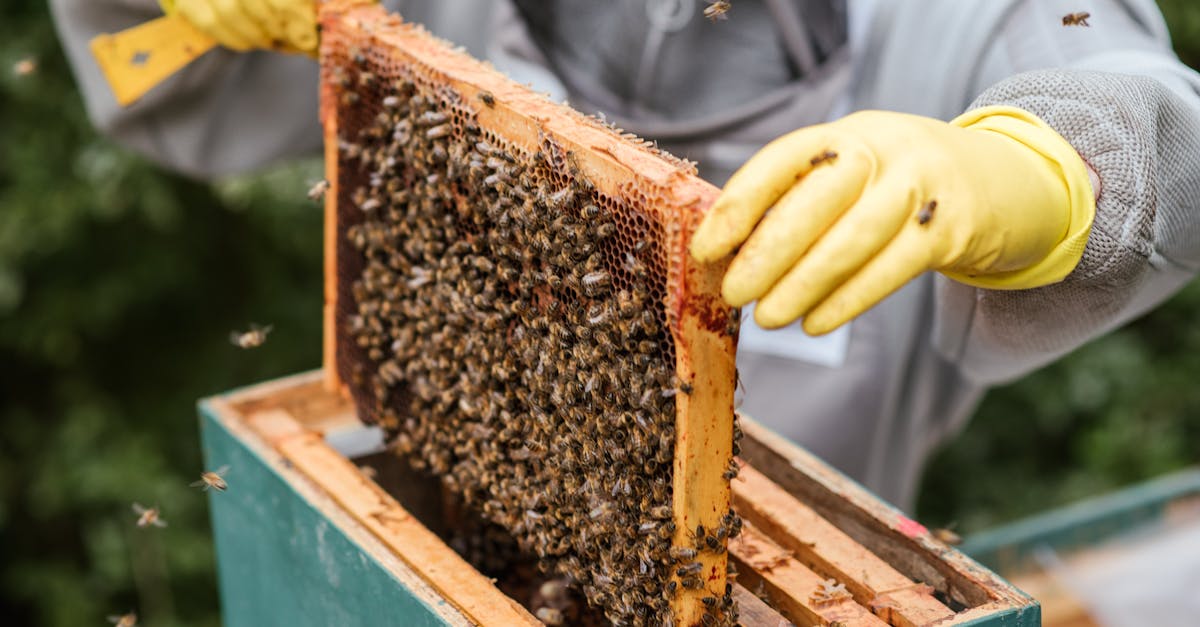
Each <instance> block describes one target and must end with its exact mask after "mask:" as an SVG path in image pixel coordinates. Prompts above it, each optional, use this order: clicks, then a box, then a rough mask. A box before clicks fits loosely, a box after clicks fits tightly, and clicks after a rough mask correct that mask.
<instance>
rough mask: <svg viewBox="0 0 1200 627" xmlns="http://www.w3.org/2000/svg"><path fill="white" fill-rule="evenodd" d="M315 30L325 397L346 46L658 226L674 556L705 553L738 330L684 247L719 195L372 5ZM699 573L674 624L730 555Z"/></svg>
mask: <svg viewBox="0 0 1200 627" xmlns="http://www.w3.org/2000/svg"><path fill="white" fill-rule="evenodd" d="M320 19H321V24H322V32H323V37H322V49H321V60H322V63H321V65H322V81H321V120H322V124H323V127H324V133H325V150H326V160H325V161H326V179H327V180H328V181H329V182H330V184H331V187H330V189H329V191H328V192H327V193H326V197H325V198H326V207H325V211H326V227H325V232H326V239H325V250H326V265H325V273H326V281H325V286H326V287H325V290H326V291H325V351H324V353H325V357H324V363H325V376H326V384H327V385H328V386H329V387H331V388H334V389H338V390H341V391H342V392H343V393H345V394H347V395H349V390H348V381H347V373H348V370H347V363H348V362H349V361H351V360H352V359H353V357H352V356H350V355H348V352H349V351H347V350H346V349H345V346H346V342H345V338H344V337H342V336H344V335H345V334H346V333H347V332H346V331H345V328H344V324H342V323H344V319H345V316H346V309H345V307H346V306H347V302H346V301H347V298H346V294H348V293H349V290H348V289H347V285H346V284H345V282H346V280H347V278H346V277H347V276H349V275H352V274H353V273H352V272H347V271H346V268H345V267H344V266H346V265H347V264H352V263H353V259H351V258H350V255H347V253H346V246H345V243H344V242H345V240H346V234H347V231H348V229H349V228H351V226H352V225H350V224H348V223H347V220H346V219H345V215H346V212H345V210H344V208H341V210H340V208H339V203H340V202H344V201H345V199H346V197H347V194H348V190H345V189H339V181H340V180H341V174H340V172H339V165H340V162H341V159H342V158H343V155H342V150H341V149H340V148H339V146H340V145H341V144H342V142H343V141H344V140H343V138H342V136H341V135H339V130H340V129H339V128H338V126H339V124H338V119H339V111H340V110H342V109H344V108H346V107H354V106H357V105H358V103H359V99H358V98H357V96H352V97H347V96H346V94H347V93H354V92H353V89H346V88H345V86H339V85H340V83H339V80H340V79H339V77H337V76H334V73H335V71H336V68H337V67H338V64H337V63H336V62H334V60H333V59H334V57H336V56H337V55H339V54H340V55H342V56H345V54H346V53H347V51H346V50H345V49H344V48H339V47H338V46H344V45H345V43H346V42H347V41H350V42H353V44H354V46H355V47H356V49H357V50H359V51H360V52H359V54H363V55H370V56H372V58H375V59H377V58H379V57H380V56H383V57H385V58H386V59H388V62H389V63H393V62H394V63H397V64H403V65H405V66H407V67H410V68H414V71H415V72H416V73H418V74H420V75H421V76H422V78H424V79H425V80H429V81H432V82H433V83H436V84H438V85H440V86H443V87H444V88H446V89H448V90H450V91H451V92H453V93H454V94H457V95H458V101H459V104H460V105H461V106H464V107H469V108H470V109H471V110H472V114H473V121H474V123H476V124H478V125H479V126H480V127H482V128H483V129H485V130H486V131H488V132H490V133H494V134H495V135H496V136H499V137H500V138H502V139H503V140H504V141H506V142H507V143H509V144H511V145H513V146H517V147H518V148H521V149H523V150H526V151H528V152H529V153H542V152H550V153H553V152H554V151H555V150H557V151H561V155H562V156H563V157H565V158H566V159H567V160H569V162H570V167H571V168H572V169H577V170H578V172H579V173H580V175H581V176H582V177H583V179H584V180H586V181H588V183H589V185H592V186H594V188H595V189H596V191H597V192H598V193H602V194H605V195H607V196H609V197H611V198H617V199H626V200H628V201H629V204H631V205H633V206H636V207H639V208H649V209H651V211H647V212H644V214H643V215H642V216H641V218H642V219H648V220H649V221H650V222H652V223H653V226H654V227H655V228H657V229H659V232H660V234H661V237H662V246H661V248H662V252H663V264H662V265H664V266H665V270H666V272H665V276H666V279H665V285H666V294H665V302H664V303H663V305H664V308H665V311H666V317H667V321H666V322H667V325H666V326H667V328H668V330H669V333H670V336H671V339H672V342H673V344H672V350H673V352H674V360H675V364H674V366H675V376H676V377H677V379H678V381H679V382H680V386H681V387H686V389H687V390H688V392H687V393H681V394H677V395H675V397H674V410H675V424H674V447H673V460H672V469H673V471H672V477H671V483H672V491H671V506H672V510H673V511H672V519H671V520H672V522H673V524H674V531H673V534H672V543H673V544H674V545H677V546H688V545H691V544H693V543H696V542H698V541H699V540H698V539H697V537H696V532H697V531H698V530H699V529H698V527H699V528H703V529H708V530H712V529H717V528H719V527H722V526H723V518H724V517H725V516H726V514H727V512H729V511H730V487H729V477H728V468H729V467H728V465H727V460H729V459H730V458H731V455H732V453H733V429H734V426H733V421H734V412H733V394H734V383H735V376H736V375H735V371H734V350H735V349H734V347H735V343H736V328H734V330H731V329H730V309H729V308H728V307H727V306H725V305H724V304H723V303H722V302H721V299H720V295H719V289H720V279H721V276H722V275H723V273H724V266H723V265H722V264H704V265H701V264H696V263H694V262H692V261H691V259H690V258H689V256H688V254H687V242H688V238H689V236H690V234H691V232H692V230H693V229H694V227H695V225H696V224H697V222H698V221H699V219H700V217H701V216H702V215H703V212H704V211H705V210H706V209H707V207H708V206H709V205H711V203H712V201H713V200H715V198H716V195H717V193H718V190H716V188H714V187H712V186H711V185H709V184H708V183H705V182H704V181H702V180H701V179H699V178H698V177H697V176H696V175H695V169H694V167H692V166H691V165H690V164H688V163H686V162H683V161H680V160H677V159H674V158H671V157H669V156H665V155H663V154H662V153H660V152H658V151H657V150H656V149H654V148H653V147H652V146H650V145H648V144H646V143H645V142H642V141H640V140H637V139H636V138H634V137H631V136H629V135H626V134H623V133H620V132H619V131H617V130H615V129H612V128H610V127H608V126H606V125H604V124H602V123H601V122H599V121H597V120H595V119H593V118H589V117H586V116H583V115H582V114H579V113H578V112H575V111H574V110H572V109H570V108H569V107H566V106H563V105H558V104H555V103H552V102H550V101H549V100H548V99H546V98H545V97H544V96H542V95H540V94H536V93H534V92H532V91H531V90H529V89H528V88H526V87H523V86H521V85H518V84H516V83H514V82H512V81H510V80H509V79H507V78H505V77H503V76H502V75H500V74H499V73H498V72H496V71H495V70H493V69H492V68H490V67H489V66H487V65H486V64H483V63H481V62H479V61H476V60H474V59H472V58H470V57H469V56H468V55H466V54H465V53H463V52H461V51H459V50H455V49H452V48H451V47H450V46H449V45H447V44H446V43H444V42H442V41H439V40H437V39H435V38H433V37H432V36H430V35H429V34H428V33H426V32H424V31H423V30H422V29H421V28H420V27H419V26H415V25H409V24H404V23H402V22H401V21H400V19H399V18H398V17H397V16H394V15H389V14H387V13H386V12H385V11H383V10H382V9H380V8H379V7H377V6H362V5H361V3H357V2H337V1H335V2H326V3H323V4H322V6H321V18H320ZM548 149H549V150H548ZM551 158H552V159H553V158H554V156H553V154H551ZM560 160H561V159H560ZM645 214H648V215H645ZM701 535H703V534H701ZM696 562H698V563H700V564H701V565H702V569H701V571H700V572H701V573H702V577H701V581H702V585H701V587H699V588H693V587H690V586H684V585H680V584H682V581H683V576H681V575H679V574H677V573H672V574H671V575H670V577H671V579H672V580H673V581H674V582H675V584H676V585H675V586H674V587H675V588H676V590H675V592H674V595H673V598H672V599H671V602H670V607H671V614H672V620H673V622H674V624H676V625H681V626H682V625H695V624H702V620H703V619H705V617H706V615H708V613H709V612H708V610H706V608H705V604H704V603H703V602H702V600H703V599H704V598H705V597H714V596H715V597H717V598H720V597H722V596H723V593H725V592H726V585H725V584H726V554H725V553H724V551H723V550H722V551H704V552H701V553H700V554H699V555H698V556H697V557H696ZM709 618H711V617H709Z"/></svg>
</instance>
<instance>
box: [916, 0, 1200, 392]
mask: <svg viewBox="0 0 1200 627" xmlns="http://www.w3.org/2000/svg"><path fill="white" fill-rule="evenodd" d="M1056 4H1059V3H1055V2H1047V3H1044V4H1043V3H1040V2H1032V1H1030V2H1026V3H1024V4H1023V6H1021V7H1020V8H1019V9H1018V10H1017V11H1016V12H1015V13H1014V15H1013V16H1012V18H1011V19H1010V21H1009V23H1008V24H1007V25H1006V32H1007V33H1008V35H1007V36H1006V37H1003V38H1001V40H1000V41H999V42H998V45H997V47H996V48H995V49H994V51H993V55H992V58H991V59H988V60H987V61H986V62H985V64H984V66H983V67H984V68H985V69H986V68H988V67H992V68H1002V67H1003V66H1004V65H1005V64H1006V63H1005V61H1006V62H1007V64H1008V65H1010V66H1013V67H1015V68H1016V69H1018V70H1020V69H1028V68H1029V67H1030V66H1041V65H1050V66H1058V67H1060V68H1064V69H1040V70H1035V71H1032V72H1026V73H1022V74H1017V75H1016V76H1012V77H1011V78H1008V79H1005V80H1002V81H1000V82H999V83H997V84H995V85H994V86H992V87H990V88H988V89H986V90H985V91H984V92H983V93H982V94H981V95H980V96H979V97H978V98H977V99H976V101H975V102H974V103H973V104H972V105H971V106H972V108H973V107H979V106H984V105H991V104H1005V105H1012V106H1016V107H1020V108H1022V109H1025V110H1027V111H1030V112H1032V113H1034V114H1036V115H1038V116H1039V117H1041V118H1042V119H1044V120H1045V121H1046V122H1047V123H1049V124H1050V125H1051V126H1052V127H1053V128H1054V129H1055V130H1057V131H1058V132H1059V133H1060V134H1061V135H1062V136H1063V137H1064V138H1066V139H1067V141H1069V142H1070V143H1071V144H1072V145H1073V146H1074V147H1075V149H1076V150H1077V151H1078V152H1079V154H1080V155H1081V156H1082V157H1083V158H1084V160H1085V161H1086V162H1087V163H1088V164H1089V165H1090V166H1091V167H1092V168H1093V169H1094V170H1095V171H1096V173H1097V174H1098V175H1099V178H1100V181H1101V191H1100V195H1099V198H1098V202H1097V211H1096V219H1095V222H1094V225H1093V227H1092V232H1091V235H1090V237H1089V239H1088V244H1087V248H1086V250H1085V251H1084V255H1083V259H1082V261H1081V262H1080V264H1079V266H1078V267H1077V268H1076V269H1075V270H1074V271H1073V272H1072V273H1071V274H1070V275H1069V276H1068V277H1067V278H1066V280H1064V281H1063V282H1061V283H1058V284H1055V285H1050V286H1046V287H1042V288H1037V289H1030V290H1018V291H999V290H983V289H976V288H971V287H968V286H964V285H960V284H956V283H954V282H952V281H949V280H948V279H944V278H939V296H938V298H939V301H940V302H941V304H942V305H943V307H941V308H940V309H943V310H945V309H946V308H949V309H953V310H957V311H963V312H968V313H967V315H966V316H964V317H961V319H960V320H958V321H957V328H955V327H956V324H955V322H954V321H952V318H953V316H945V320H943V324H942V325H941V326H942V328H941V331H942V337H941V338H940V340H941V346H939V348H940V349H942V350H943V351H948V352H952V353H953V355H951V357H952V358H953V359H955V360H956V361H958V362H959V363H960V365H961V367H962V368H963V370H964V371H965V372H966V374H967V375H968V376H970V377H971V378H972V379H975V380H977V381H979V382H983V383H995V382H1000V381H1005V380H1008V379H1011V378H1014V377H1017V376H1020V375H1021V374H1024V373H1026V372H1028V371H1030V370H1032V369H1034V368H1036V367H1038V366H1041V365H1043V364H1045V363H1048V362H1049V361H1051V360H1053V359H1055V358H1056V357H1058V356H1060V355H1062V354H1065V353H1066V352H1068V351H1070V350H1072V349H1074V348H1076V347H1078V346H1079V345H1081V344H1083V343H1084V342H1086V341H1088V340H1090V339H1092V338H1095V337H1097V336H1099V335H1100V334H1102V333H1104V332H1106V331H1108V330H1110V329H1112V328H1114V327H1116V326H1118V325H1120V324H1123V323H1125V322H1127V321H1129V320H1130V319H1132V318H1134V317H1136V316H1138V315H1140V314H1142V313H1144V312H1146V311H1147V310H1149V309H1150V308H1152V307H1154V306H1155V305H1157V304H1158V303H1160V302H1162V301H1163V300H1165V299H1166V298H1168V297H1169V296H1170V295H1171V294H1173V293H1174V292H1175V291H1177V290H1178V289H1180V288H1181V287H1182V286H1183V285H1185V284H1186V283H1187V282H1188V281H1189V280H1190V279H1191V278H1192V277H1193V276H1194V275H1195V274H1196V272H1197V270H1198V269H1200V96H1198V94H1200V75H1197V74H1196V73H1195V72H1193V71H1191V70H1190V69H1188V68H1187V67H1186V66H1184V65H1183V64H1182V63H1180V62H1179V61H1178V60H1177V59H1176V58H1175V57H1174V55H1173V54H1172V53H1171V51H1170V49H1169V46H1168V44H1167V42H1166V41H1165V40H1164V37H1163V33H1164V32H1165V29H1163V28H1162V27H1161V17H1158V15H1157V13H1156V12H1154V11H1153V10H1152V9H1153V4H1152V3H1150V9H1151V11H1146V10H1145V9H1146V6H1145V4H1146V3H1143V2H1140V1H1138V2H1133V1H1131V2H1124V3H1122V2H1116V1H1113V2H1095V3H1093V4H1095V5H1100V6H1101V7H1104V8H1106V9H1107V10H1106V11H1101V10H1100V9H1094V10H1093V11H1092V15H1093V17H1092V19H1091V22H1092V27H1093V28H1098V29H1099V28H1101V26H1102V25H1103V26H1102V28H1103V30H1099V31H1098V32H1072V31H1067V34H1066V35H1064V34H1063V31H1062V30H1061V29H1062V27H1061V26H1060V25H1058V24H1057V23H1056V22H1055V21H1054V20H1056V19H1059V18H1061V15H1062V14H1065V12H1063V11H1062V9H1061V8H1060V7H1056V6H1054V5H1056ZM1156 17H1157V19H1158V20H1159V22H1158V23H1157V24H1156V23H1155V22H1154V21H1153V20H1154V18H1156ZM1047 24H1048V25H1049V26H1048V27H1047V26H1046V25H1047ZM1056 29H1058V30H1056ZM1083 30H1086V29H1079V31H1083ZM997 57H1002V59H999V60H998V59H997ZM1096 70H1103V71H1096Z"/></svg>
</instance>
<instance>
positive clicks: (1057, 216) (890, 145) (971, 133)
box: [691, 107, 1096, 335]
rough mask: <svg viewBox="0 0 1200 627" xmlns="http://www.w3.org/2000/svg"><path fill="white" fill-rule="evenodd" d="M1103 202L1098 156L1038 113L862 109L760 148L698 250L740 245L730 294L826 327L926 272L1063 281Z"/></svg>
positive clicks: (811, 326) (781, 321) (1015, 282)
mask: <svg viewBox="0 0 1200 627" xmlns="http://www.w3.org/2000/svg"><path fill="white" fill-rule="evenodd" d="M1095 211H1096V204H1095V196H1094V195H1093V192H1092V185H1091V183H1090V182H1089V180H1088V168H1087V166H1086V165H1085V164H1084V162H1083V160H1082V159H1081V158H1080V157H1079V155H1078V153H1076V152H1075V150H1074V149H1073V148H1072V147H1071V145H1070V144H1068V143H1067V141H1066V140H1064V139H1063V138H1062V137H1061V136H1059V135H1058V134H1057V133H1056V132H1054V131H1053V130H1052V129H1051V128H1050V127H1049V126H1048V125H1046V123H1044V122H1042V121H1041V120H1040V119H1038V118H1037V117H1035V116H1034V115H1033V114H1030V113H1028V112H1026V111H1023V110H1021V109H1016V108H1013V107H985V108H982V109H976V110H973V111H969V112H967V113H965V114H963V115H962V116H959V117H958V118H957V119H955V120H954V121H952V122H950V123H946V122H941V121H939V120H934V119H930V118H925V117H919V116H914V115H907V114H900V113H888V112H882V111H864V112H861V113H855V114H853V115H849V116H847V117H845V118H842V119H840V120H838V121H836V122H831V123H829V124H821V125H817V126H812V127H809V128H804V129H801V130H798V131H795V132H793V133H790V134H788V135H784V136H783V137H780V138H779V139H776V140H775V141H773V142H771V143H770V144H768V145H767V146H766V147H764V148H763V149H762V150H761V151H759V152H758V154H756V155H755V156H754V157H752V158H751V159H750V160H749V161H748V162H746V164H745V165H743V166H742V168H741V169H739V170H738V171H737V172H735V173H734V175H733V177H731V178H730V179H729V182H728V184H726V185H725V189H724V190H723V191H722V192H721V195H720V197H719V198H718V199H717V201H716V203H715V204H714V206H713V207H712V210H711V212H710V213H709V214H708V215H707V216H706V217H705V219H704V221H703V222H701V224H700V226H699V228H698V229H697V231H696V233H695V234H694V236H693V238H692V242H691V252H692V256H693V257H695V258H696V259H697V260H699V261H714V260H717V259H720V258H722V257H724V256H725V255H728V254H730V253H732V252H734V251H735V250H736V251H737V256H736V257H735V258H734V259H733V261H732V262H731V264H730V266H729V270H728V272H727V273H726V274H725V280H724V283H723V285H722V294H723V295H724V297H725V300H726V301H728V302H729V304H731V305H733V306H738V307H740V306H742V305H745V304H747V303H749V302H750V301H752V300H755V299H758V301H759V302H758V305H757V306H756V307H755V310H754V312H755V313H754V317H755V321H756V322H758V324H759V325H761V326H763V327H766V328H773V327H780V326H783V325H786V324H788V323H790V322H792V321H794V320H796V319H797V318H800V317H803V318H804V330H805V331H807V332H808V333H810V334H813V335H819V334H822V333H827V332H829V331H832V330H833V329H835V328H837V327H839V326H841V325H842V324H844V323H846V322H848V321H850V320H851V319H853V318H855V317H856V316H858V315H859V314H861V313H863V312H864V311H866V310H867V309H869V308H870V307H872V306H873V305H875V304H876V303H878V302H879V301H880V300H883V298H884V297H886V296H887V295H888V294H891V293H892V292H894V291H896V290H897V289H899V288H900V287H901V286H903V285H904V284H905V283H907V282H908V281H910V280H911V279H913V278H915V277H916V276H918V275H920V274H921V273H923V272H925V271H927V270H937V271H939V272H941V273H942V274H945V275H946V276H948V277H950V278H952V279H954V280H956V281H960V282H963V283H967V284H969V285H975V286H980V287H986V288H990V289H1023V288H1031V287H1038V286H1042V285H1047V284H1050V283H1055V282H1057V281H1061V280H1062V279H1063V278H1064V277H1065V276H1066V275H1067V274H1068V273H1070V272H1071V270H1072V269H1074V268H1075V266H1076V264H1078V263H1079V259H1080V257H1081V256H1082V255H1083V249H1084V246H1085V245H1086V244H1087V238H1088V233H1089V232H1090V230H1091V225H1092V218H1093V216H1094V214H1095ZM739 247H740V249H739Z"/></svg>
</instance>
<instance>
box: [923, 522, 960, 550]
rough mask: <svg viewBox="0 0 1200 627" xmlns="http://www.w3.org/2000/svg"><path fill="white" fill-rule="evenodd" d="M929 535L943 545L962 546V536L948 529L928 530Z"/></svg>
mask: <svg viewBox="0 0 1200 627" xmlns="http://www.w3.org/2000/svg"><path fill="white" fill-rule="evenodd" d="M952 526H953V525H952ZM929 533H930V535H932V536H933V537H934V538H937V540H938V541H939V542H942V543H943V544H949V545H950V546H956V545H959V544H962V540H963V539H962V536H960V535H958V534H957V533H954V531H952V530H950V529H949V528H941V529H930V530H929Z"/></svg>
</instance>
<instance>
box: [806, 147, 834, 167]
mask: <svg viewBox="0 0 1200 627" xmlns="http://www.w3.org/2000/svg"><path fill="white" fill-rule="evenodd" d="M837 156H838V155H837V153H836V152H834V151H832V150H825V151H823V152H822V153H821V154H819V155H817V156H815V157H813V158H812V159H809V160H808V162H809V164H811V165H812V166H813V167H814V168H815V167H817V166H818V165H821V164H822V163H825V162H828V161H833V160H834V159H837Z"/></svg>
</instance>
